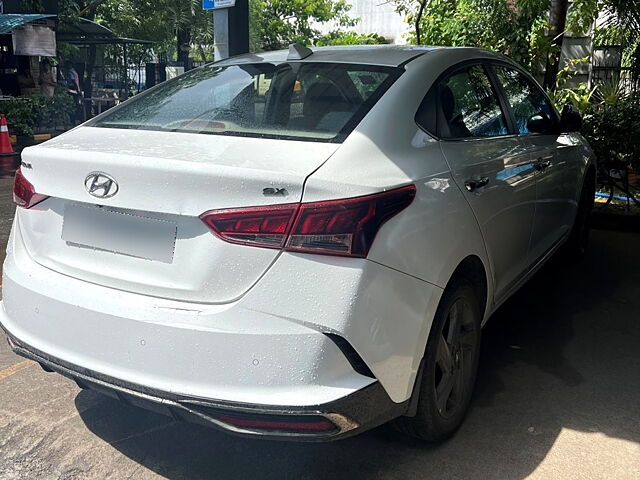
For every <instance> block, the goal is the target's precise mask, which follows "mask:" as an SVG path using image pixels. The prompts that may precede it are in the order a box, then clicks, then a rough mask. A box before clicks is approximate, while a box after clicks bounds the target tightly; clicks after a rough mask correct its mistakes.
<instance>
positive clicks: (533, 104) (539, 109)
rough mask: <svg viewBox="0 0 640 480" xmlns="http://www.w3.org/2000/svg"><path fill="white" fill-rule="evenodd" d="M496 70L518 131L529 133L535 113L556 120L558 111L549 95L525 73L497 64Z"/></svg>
mask: <svg viewBox="0 0 640 480" xmlns="http://www.w3.org/2000/svg"><path fill="white" fill-rule="evenodd" d="M494 71H495V73H496V77H498V81H499V82H500V83H501V84H502V88H503V89H504V92H505V97H506V99H507V102H509V105H511V110H512V111H513V117H514V120H515V122H516V128H517V129H518V133H520V134H528V133H529V129H528V128H527V122H528V121H529V119H530V118H531V117H533V116H535V115H544V116H546V117H547V118H548V119H549V120H551V121H555V120H556V113H555V111H554V109H553V106H552V105H551V102H550V101H549V99H548V98H547V96H546V95H545V94H544V93H543V92H542V91H541V90H540V88H539V87H538V86H537V85H536V84H535V83H534V82H532V81H531V80H530V79H529V78H527V77H526V76H525V75H524V74H522V73H520V72H519V71H517V70H515V69H512V68H508V67H503V66H495V67H494Z"/></svg>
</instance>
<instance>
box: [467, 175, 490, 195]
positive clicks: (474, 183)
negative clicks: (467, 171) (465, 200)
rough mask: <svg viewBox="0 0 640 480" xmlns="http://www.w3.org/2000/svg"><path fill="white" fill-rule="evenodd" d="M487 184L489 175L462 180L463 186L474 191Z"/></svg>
mask: <svg viewBox="0 0 640 480" xmlns="http://www.w3.org/2000/svg"><path fill="white" fill-rule="evenodd" d="M488 184H489V177H481V178H476V179H473V180H467V181H466V182H464V186H465V187H466V189H467V190H469V191H470V192H475V191H476V190H478V189H479V188H482V187H486V186H487V185H488Z"/></svg>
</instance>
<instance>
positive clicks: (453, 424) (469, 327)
mask: <svg viewBox="0 0 640 480" xmlns="http://www.w3.org/2000/svg"><path fill="white" fill-rule="evenodd" d="M456 324H457V325H459V326H460V328H459V329H457V328H455V327H453V328H452V326H453V325H456ZM480 337H481V313H480V305H479V302H478V298H477V295H476V292H475V290H474V289H473V286H472V284H471V282H470V281H469V280H467V279H464V278H460V279H454V280H453V281H452V282H451V283H450V284H449V286H448V287H447V288H446V289H445V292H444V294H443V296H442V299H441V300H440V304H439V305H438V309H437V312H436V315H435V318H434V321H433V325H432V327H431V332H430V334H429V339H428V341H427V348H426V351H425V357H424V360H423V361H424V365H423V368H422V375H421V378H420V380H421V383H420V387H419V390H418V392H417V393H418V395H419V397H418V400H417V402H418V404H417V411H416V415H415V416H413V417H408V416H404V417H400V418H397V419H396V420H395V421H394V423H393V425H394V427H395V428H396V430H398V431H400V432H401V433H403V434H405V435H409V436H411V437H415V438H418V439H421V440H426V441H430V442H441V441H443V440H445V439H447V438H449V437H450V436H451V435H453V434H454V433H455V432H456V430H457V429H458V428H459V427H460V425H461V424H462V421H463V420H464V417H465V415H466V413H467V410H468V408H469V402H470V401H471V395H472V393H473V387H474V384H475V379H476V373H477V370H478V362H479V355H480ZM443 342H444V344H443ZM451 382H453V383H451Z"/></svg>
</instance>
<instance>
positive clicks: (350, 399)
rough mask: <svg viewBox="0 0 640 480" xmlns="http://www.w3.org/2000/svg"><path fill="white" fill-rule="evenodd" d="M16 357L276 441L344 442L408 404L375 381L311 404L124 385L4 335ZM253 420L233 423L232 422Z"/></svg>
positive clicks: (122, 396)
mask: <svg viewBox="0 0 640 480" xmlns="http://www.w3.org/2000/svg"><path fill="white" fill-rule="evenodd" d="M0 326H1V325H0ZM3 330H4V331H5V333H6V334H7V338H8V340H9V344H10V345H11V348H12V349H13V351H14V352H15V353H17V354H18V355H21V356H23V357H26V358H29V359H31V360H34V361H36V362H38V363H39V364H40V365H41V366H42V367H43V368H44V369H45V370H47V371H54V372H57V373H59V374H61V375H64V376H65V377H68V378H71V379H72V380H74V381H75V382H76V383H77V384H78V386H79V387H80V388H84V389H91V390H95V391H97V392H100V393H103V394H105V395H108V396H110V397H113V398H116V399H118V400H120V401H122V402H125V403H128V404H130V405H134V406H136V407H141V408H145V409H147V410H152V411H155V412H157V413H161V414H164V415H169V416H171V417H173V418H175V419H179V420H184V421H187V422H192V423H199V424H204V425H208V426H211V427H213V428H216V429H219V430H223V431H226V432H229V433H232V434H236V435H240V436H249V437H253V438H256V437H259V438H264V439H275V440H293V441H311V442H313V441H315V442H318V441H320V442H322V441H332V440H336V439H341V438H346V437H349V436H352V435H355V434H357V433H360V432H363V431H365V430H368V429H370V428H374V427H376V426H378V425H381V424H383V423H386V422H388V421H389V420H391V419H393V418H395V417H398V416H400V415H403V414H405V413H406V412H407V408H408V401H406V402H402V403H395V402H393V401H392V400H391V399H390V398H389V395H388V394H387V393H386V391H385V390H384V388H383V387H382V385H380V383H379V382H375V383H373V384H371V385H369V386H367V387H365V388H363V389H361V390H358V391H357V392H354V393H352V394H350V395H347V396H346V397H343V398H340V399H338V400H334V401H332V402H329V403H324V404H319V405H312V406H282V405H261V404H260V405H258V404H249V403H239V402H229V401H222V400H214V399H208V398H199V397H191V396H185V395H178V394H174V393H171V392H166V391H161V390H156V389H152V388H149V387H145V386H143V385H137V384H133V383H129V382H125V381H122V380H119V379H116V378H112V377H109V376H107V375H103V374H101V373H98V372H94V371H92V370H88V369H86V368H83V367H80V366H78V365H73V364H70V363H68V362H65V361H63V360H60V359H58V358H55V357H52V356H50V355H48V354H46V353H44V352H41V351H39V350H37V349H35V348H33V347H30V346H29V345H26V344H24V343H23V342H21V341H20V340H18V339H16V338H15V337H14V336H13V335H11V334H10V333H9V332H7V331H6V329H4V328H3ZM238 418H243V419H253V420H255V421H256V422H247V421H244V422H238V421H232V420H231V419H238ZM318 419H326V420H328V421H330V422H331V423H332V424H333V425H335V427H336V428H327V429H324V430H318V429H315V430H309V429H308V428H307V429H305V430H300V431H296V429H295V428H293V427H287V426H286V425H284V426H281V427H279V428H273V429H271V428H269V429H265V428H256V427H255V425H253V424H254V423H260V424H263V425H264V424H269V422H271V423H270V425H276V426H277V425H279V424H285V423H287V422H289V423H291V424H296V425H300V424H302V423H308V422H313V421H316V422H319V420H318ZM247 425H249V426H247Z"/></svg>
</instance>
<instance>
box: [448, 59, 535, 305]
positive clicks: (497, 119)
mask: <svg viewBox="0 0 640 480" xmlns="http://www.w3.org/2000/svg"><path fill="white" fill-rule="evenodd" d="M435 88H437V89H438V90H437V97H438V104H439V108H438V110H437V130H438V136H439V138H440V139H441V142H440V143H441V148H442V152H443V153H444V155H445V157H446V159H447V161H448V163H449V166H450V168H451V170H452V173H453V176H454V178H455V181H456V183H457V184H458V185H459V187H460V188H461V190H462V191H463V192H464V195H465V197H466V199H467V201H468V202H469V205H470V206H471V208H472V209H473V212H474V214H475V216H476V218H477V221H478V223H479V225H480V228H481V231H482V234H483V236H484V241H485V244H486V247H487V254H488V257H489V260H490V262H491V268H492V274H493V277H494V278H493V280H494V285H495V289H494V290H495V298H496V300H499V298H500V297H501V296H503V295H504V294H505V293H507V292H508V290H509V287H511V286H512V285H513V284H514V283H515V282H517V280H518V279H519V278H520V277H521V276H522V275H523V274H524V273H525V272H526V271H527V268H528V266H529V265H528V262H527V257H528V248H529V239H530V236H531V228H532V224H533V219H534V212H535V167H534V165H533V163H532V162H531V158H530V155H529V154H528V152H527V150H526V148H525V146H524V145H523V143H522V141H521V140H520V139H519V138H518V136H517V135H514V134H513V133H514V132H513V128H514V127H513V125H512V122H511V120H510V118H509V117H508V115H507V114H506V107H505V105H504V104H503V102H502V101H501V99H500V98H499V97H498V95H497V92H496V89H495V88H494V86H493V85H492V83H491V81H490V79H489V76H488V72H487V70H486V68H485V67H484V66H483V65H482V64H480V63H476V64H467V65H465V66H463V67H461V68H459V69H456V70H454V71H452V72H451V73H450V74H446V76H445V77H444V78H442V80H441V81H439V82H438V84H437V85H436V87H435Z"/></svg>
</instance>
